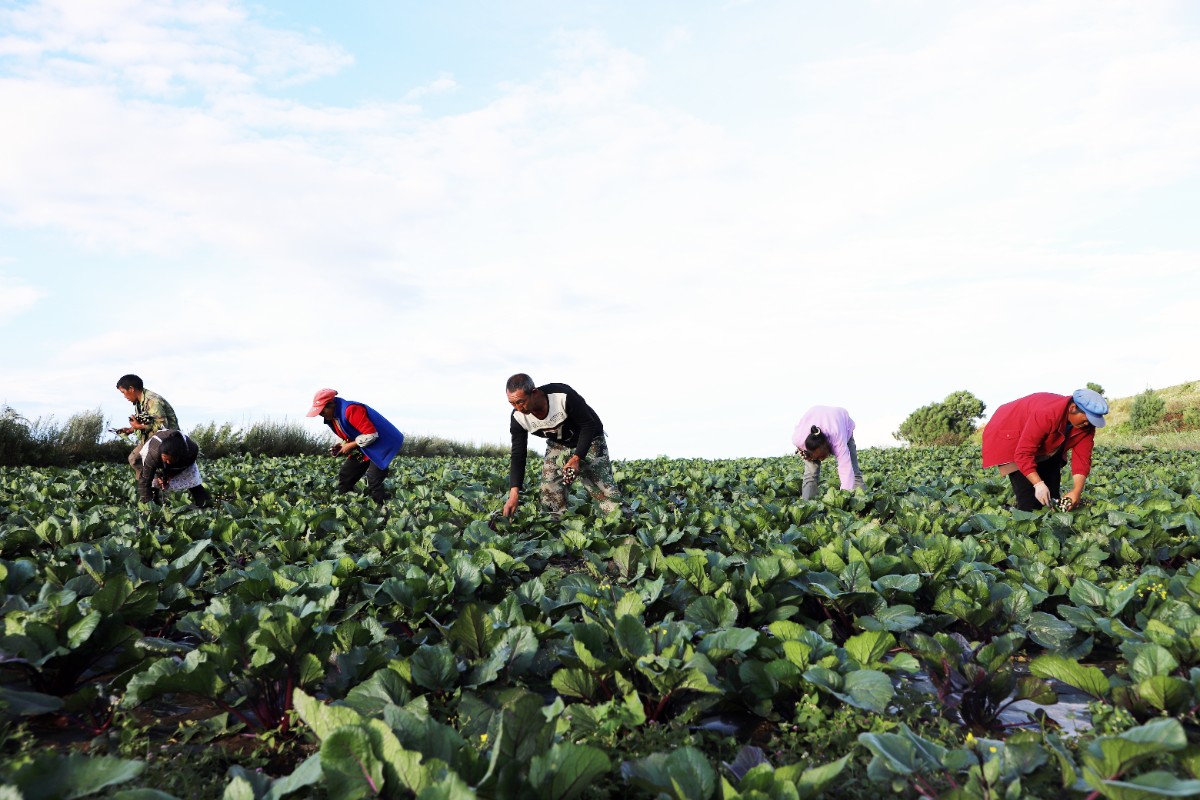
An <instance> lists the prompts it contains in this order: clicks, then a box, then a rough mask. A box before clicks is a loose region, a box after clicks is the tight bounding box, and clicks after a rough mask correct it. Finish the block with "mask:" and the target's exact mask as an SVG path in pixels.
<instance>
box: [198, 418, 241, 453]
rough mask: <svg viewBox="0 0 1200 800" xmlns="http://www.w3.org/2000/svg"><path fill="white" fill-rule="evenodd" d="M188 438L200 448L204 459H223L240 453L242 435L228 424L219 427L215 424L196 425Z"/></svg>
mask: <svg viewBox="0 0 1200 800" xmlns="http://www.w3.org/2000/svg"><path fill="white" fill-rule="evenodd" d="M188 436H190V437H191V439H192V441H194V442H195V443H196V444H198V445H199V446H200V452H201V453H203V454H204V457H205V458H224V457H225V456H236V455H240V454H241V453H242V434H241V432H240V431H238V430H237V429H235V428H234V427H233V425H231V424H229V423H228V422H226V423H225V424H224V425H222V426H220V427H217V423H215V422H210V423H208V424H207V425H197V426H196V427H194V428H192V431H191V433H189V434H188Z"/></svg>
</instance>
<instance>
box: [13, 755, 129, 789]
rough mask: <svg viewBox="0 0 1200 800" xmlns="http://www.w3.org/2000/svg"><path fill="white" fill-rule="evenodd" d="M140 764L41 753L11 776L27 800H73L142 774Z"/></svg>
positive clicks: (121, 760)
mask: <svg viewBox="0 0 1200 800" xmlns="http://www.w3.org/2000/svg"><path fill="white" fill-rule="evenodd" d="M145 768H146V765H145V764H144V763H142V762H141V761H127V760H125V759H122V758H110V757H108V756H98V757H95V758H90V757H88V756H83V755H78V754H71V755H65V756H60V755H51V754H48V753H41V754H37V755H35V756H33V760H32V761H30V762H29V763H28V764H25V765H24V766H22V767H21V768H20V769H18V770H16V772H13V773H12V774H10V775H9V780H10V781H11V782H12V784H13V785H14V786H16V787H17V788H18V789H20V790H21V795H22V796H23V797H24V800H73V799H74V798H76V797H86V796H87V795H89V794H95V793H96V792H99V791H100V790H102V789H105V788H107V787H109V786H115V785H116V784H118V783H124V782H125V781H130V780H133V779H134V778H136V777H137V776H138V775H141V774H142V770H144V769H145Z"/></svg>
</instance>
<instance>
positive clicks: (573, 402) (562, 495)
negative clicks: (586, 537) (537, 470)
mask: <svg viewBox="0 0 1200 800" xmlns="http://www.w3.org/2000/svg"><path fill="white" fill-rule="evenodd" d="M505 391H506V392H507V393H508V403H509V405H511V406H512V407H513V412H512V417H511V418H510V420H509V424H508V430H509V433H511V434H512V457H511V461H510V463H509V470H508V485H509V487H510V488H509V490H508V500H507V502H505V503H504V516H506V517H507V516H511V515H512V513H513V512H514V511H516V510H517V504H518V503H519V502H520V497H521V489H522V487H523V486H524V484H525V459H526V456H527V454H528V446H529V434H531V433H532V434H533V435H534V436H539V437H541V438H543V439H545V440H546V458H545V460H544V461H543V462H542V483H541V507H542V510H543V511H548V512H549V513H551V514H555V515H559V514H562V513H563V511H565V510H566V508H567V486H569V485H570V484H571V483H572V482H573V481H574V480H575V478H576V477H579V478H581V479H582V480H583V485H584V488H586V489H587V492H588V494H589V495H591V496H592V498H593V499H594V500H596V501H597V502H598V503H599V504H600V510H601V511H603V512H604V513H605V514H607V513H609V512H611V511H613V510H614V509H617V508H620V507H621V490H620V489H618V488H617V482H616V479H614V478H613V472H612V462H611V461H610V460H609V456H608V444H607V443H606V442H605V440H604V423H602V422H601V421H600V417H599V416H597V414H596V412H595V411H593V410H592V407H591V406H589V405H588V404H587V401H586V400H584V399H583V397H582V396H581V395H580V394H579V392H577V391H575V390H574V389H572V388H571V387H570V386H567V385H566V384H565V383H547V384H544V385H542V386H535V385H534V383H533V378H531V377H529V376H528V375H526V374H525V373H523V372H519V373H517V374H516V375H513V376H512V377H511V378H509V379H508V383H507V384H506V386H505ZM568 453H570V454H571V455H570V457H567V454H568ZM562 459H565V463H563V464H562V466H561V468H560V466H559V464H558V462H559V460H562Z"/></svg>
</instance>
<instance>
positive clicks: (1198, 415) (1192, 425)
mask: <svg viewBox="0 0 1200 800" xmlns="http://www.w3.org/2000/svg"><path fill="white" fill-rule="evenodd" d="M1183 427H1185V428H1187V429H1188V430H1195V429H1196V428H1200V407H1196V406H1193V407H1192V408H1188V409H1184V412H1183Z"/></svg>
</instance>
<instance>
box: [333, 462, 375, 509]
mask: <svg viewBox="0 0 1200 800" xmlns="http://www.w3.org/2000/svg"><path fill="white" fill-rule="evenodd" d="M364 474H365V475H366V476H367V494H369V495H371V499H372V500H374V501H375V502H376V503H379V504H380V505H383V504H384V503H386V502H387V499H388V494H387V490H386V489H384V488H383V479H384V478H386V477H387V474H388V471H387V470H386V469H380V468H379V467H377V466H375V464H374V462H371V461H360V460H358V459H357V458H354V457H353V456H350V457H348V458H346V461H345V463H343V464H342V468H341V469H339V470H338V484H337V490H338V493H339V494H346V493H347V492H349V491H351V490H353V489H354V484H356V483H358V479H359V478H361V477H362V476H363V475H364Z"/></svg>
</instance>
